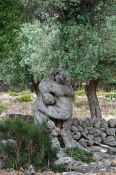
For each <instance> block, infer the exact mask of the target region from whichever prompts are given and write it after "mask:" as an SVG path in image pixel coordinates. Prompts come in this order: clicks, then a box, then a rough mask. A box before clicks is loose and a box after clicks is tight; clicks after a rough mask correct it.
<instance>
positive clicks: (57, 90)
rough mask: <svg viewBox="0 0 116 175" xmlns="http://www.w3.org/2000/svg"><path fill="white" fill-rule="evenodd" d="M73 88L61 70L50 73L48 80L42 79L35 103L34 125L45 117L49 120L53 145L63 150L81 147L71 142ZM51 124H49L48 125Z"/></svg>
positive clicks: (68, 78)
mask: <svg viewBox="0 0 116 175" xmlns="http://www.w3.org/2000/svg"><path fill="white" fill-rule="evenodd" d="M73 93H74V92H73V88H72V86H71V78H70V76H69V75H68V73H66V72H65V71H63V70H62V69H57V70H54V71H52V73H51V77H50V78H49V79H43V80H42V81H41V82H40V84H39V94H38V96H37V99H36V102H35V108H34V112H35V123H41V122H42V121H43V120H46V119H47V117H49V118H50V119H51V121H49V126H50V125H52V127H51V130H52V131H51V132H52V140H53V143H54V145H55V143H56V145H59V147H62V146H61V143H60V141H59V140H60V139H59V138H61V139H62V142H63V143H64V147H65V148H71V147H79V148H82V146H81V145H80V144H79V143H77V142H76V141H75V140H73V138H72V135H71V132H70V127H71V119H72V102H71V97H72V96H73ZM50 122H51V124H50ZM53 123H54V124H53Z"/></svg>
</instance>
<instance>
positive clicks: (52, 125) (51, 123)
mask: <svg viewBox="0 0 116 175" xmlns="http://www.w3.org/2000/svg"><path fill="white" fill-rule="evenodd" d="M48 128H49V129H50V130H52V129H55V123H54V122H53V121H52V120H49V121H48Z"/></svg>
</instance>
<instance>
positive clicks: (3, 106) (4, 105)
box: [0, 103, 8, 111]
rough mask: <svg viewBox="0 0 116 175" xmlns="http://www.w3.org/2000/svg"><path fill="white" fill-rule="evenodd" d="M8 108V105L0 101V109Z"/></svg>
mask: <svg viewBox="0 0 116 175" xmlns="http://www.w3.org/2000/svg"><path fill="white" fill-rule="evenodd" d="M5 109H8V105H6V104H3V103H0V111H2V110H5Z"/></svg>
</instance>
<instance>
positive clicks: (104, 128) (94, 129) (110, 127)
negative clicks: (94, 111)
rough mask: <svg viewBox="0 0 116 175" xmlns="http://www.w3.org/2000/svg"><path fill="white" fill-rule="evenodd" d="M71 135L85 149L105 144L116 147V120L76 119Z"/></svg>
mask: <svg viewBox="0 0 116 175" xmlns="http://www.w3.org/2000/svg"><path fill="white" fill-rule="evenodd" d="M71 133H72V137H73V139H75V140H76V141H77V142H79V143H80V144H81V145H82V146H83V147H86V146H92V145H100V144H105V145H108V146H112V147H115V146H116V119H110V120H109V121H106V120H105V119H94V120H92V119H90V118H87V119H85V120H82V119H77V118H74V119H73V121H72V127H71Z"/></svg>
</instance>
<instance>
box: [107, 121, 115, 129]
mask: <svg viewBox="0 0 116 175" xmlns="http://www.w3.org/2000/svg"><path fill="white" fill-rule="evenodd" d="M108 125H109V126H110V127H111V128H115V127H116V119H110V120H109V121H108Z"/></svg>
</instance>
